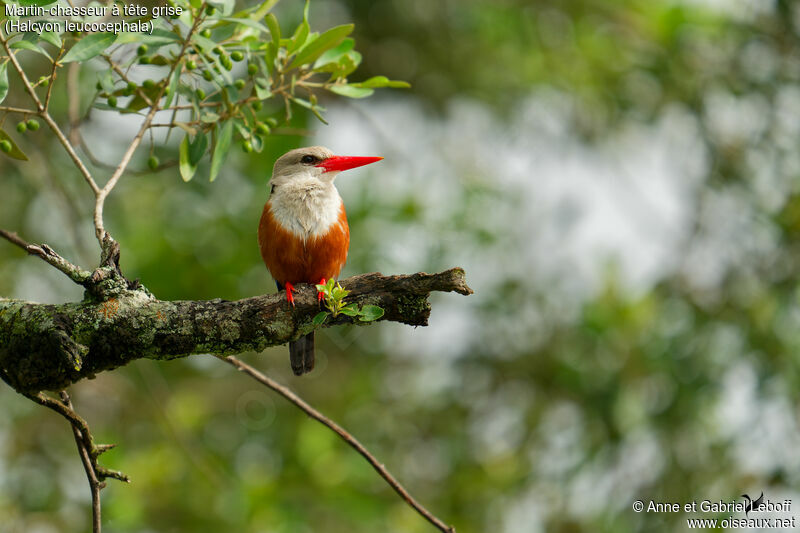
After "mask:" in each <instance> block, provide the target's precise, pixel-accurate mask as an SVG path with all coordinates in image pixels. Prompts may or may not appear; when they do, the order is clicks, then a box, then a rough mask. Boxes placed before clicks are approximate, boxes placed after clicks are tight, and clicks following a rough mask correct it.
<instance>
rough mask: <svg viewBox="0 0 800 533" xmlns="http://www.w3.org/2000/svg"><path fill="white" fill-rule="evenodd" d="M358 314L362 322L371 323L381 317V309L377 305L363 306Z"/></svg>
mask: <svg viewBox="0 0 800 533" xmlns="http://www.w3.org/2000/svg"><path fill="white" fill-rule="evenodd" d="M358 314H359V320H361V321H362V322H372V321H373V320H378V319H379V318H380V317H382V316H383V308H381V307H378V306H377V305H365V306H364V307H362V308H361V311H359V313H358Z"/></svg>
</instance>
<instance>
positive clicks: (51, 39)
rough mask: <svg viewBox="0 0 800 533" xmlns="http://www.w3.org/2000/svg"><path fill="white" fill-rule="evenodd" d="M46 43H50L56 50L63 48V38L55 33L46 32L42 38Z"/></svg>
mask: <svg viewBox="0 0 800 533" xmlns="http://www.w3.org/2000/svg"><path fill="white" fill-rule="evenodd" d="M40 37H41V38H42V40H43V41H44V42H46V43H50V44H52V45H53V46H55V47H56V48H61V37H60V36H59V35H58V34H57V33H56V32H53V31H44V32H42V35H41V36H40Z"/></svg>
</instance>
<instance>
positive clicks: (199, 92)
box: [195, 89, 206, 100]
mask: <svg viewBox="0 0 800 533" xmlns="http://www.w3.org/2000/svg"><path fill="white" fill-rule="evenodd" d="M195 94H196V95H197V98H198V99H199V100H205V99H206V92H205V91H204V90H203V89H197V90H196V91H195Z"/></svg>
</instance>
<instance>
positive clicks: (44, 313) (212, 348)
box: [0, 260, 472, 393]
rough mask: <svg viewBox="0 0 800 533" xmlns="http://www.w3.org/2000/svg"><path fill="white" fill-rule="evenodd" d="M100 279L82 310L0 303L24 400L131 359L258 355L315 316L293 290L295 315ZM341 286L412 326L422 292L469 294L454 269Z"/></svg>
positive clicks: (260, 302)
mask: <svg viewBox="0 0 800 533" xmlns="http://www.w3.org/2000/svg"><path fill="white" fill-rule="evenodd" d="M112 262H113V260H112ZM107 272H109V271H108V270H103V269H102V268H101V269H98V270H96V271H95V272H94V273H93V274H92V277H91V279H90V280H89V281H88V282H87V285H88V287H87V299H86V300H84V301H83V302H77V303H65V304H58V305H51V304H37V303H31V302H24V301H19V300H9V299H0V377H2V378H3V379H4V380H5V381H6V382H8V384H9V385H11V386H12V387H14V388H15V389H16V390H17V391H19V392H23V393H34V392H38V391H41V390H61V389H63V388H65V387H66V386H67V385H69V384H70V383H74V382H76V381H79V380H81V379H84V378H87V377H93V376H94V375H95V374H96V373H97V372H102V371H104V370H111V369H113V368H116V367H119V366H122V365H125V364H127V363H129V362H131V361H134V360H136V359H140V358H149V359H174V358H177V357H184V356H188V355H192V354H208V353H211V354H215V355H232V354H237V353H241V352H245V351H256V352H260V351H262V350H264V349H265V348H267V347H269V346H276V345H280V344H285V343H287V342H289V341H290V340H295V339H297V338H299V337H300V336H302V335H305V334H306V333H309V332H311V331H313V330H314V329H316V327H315V326H314V325H313V324H312V318H313V317H314V315H316V314H317V313H318V312H319V307H318V303H317V293H316V289H315V288H314V286H313V285H306V284H300V285H298V286H297V290H296V292H295V303H296V307H294V308H292V307H289V306H288V305H287V304H286V301H285V298H284V296H283V294H273V295H265V296H255V297H252V298H245V299H244V300H238V301H234V302H231V301H226V300H219V299H217V300H208V301H161V300H157V299H156V298H154V297H153V296H152V295H151V294H150V293H149V292H148V291H147V289H145V288H144V287H140V286H137V285H136V284H131V283H130V282H128V281H127V280H125V279H124V278H121V276H120V277H116V276H115V275H109V276H107V277H106V276H105V274H104V273H107ZM112 274H113V272H112ZM120 278H121V279H120ZM94 283H97V284H98V285H104V284H108V286H104V287H103V294H104V295H105V298H103V299H96V298H95V297H93V294H95V292H94V291H96V290H97V288H96V287H95V286H94V285H93V284H94ZM341 283H342V285H343V286H344V287H346V288H347V289H348V290H349V291H351V292H350V295H349V296H348V297H347V301H348V302H351V303H355V304H356V305H358V306H363V305H367V304H371V305H378V306H380V307H382V308H383V309H384V311H385V314H384V315H383V317H381V319H380V320H389V321H393V322H401V323H404V324H409V325H413V326H425V325H427V323H428V317H429V315H430V310H431V307H430V303H429V302H428V296H429V295H430V293H431V292H434V291H441V292H458V293H460V294H465V295H466V294H471V293H472V290H471V289H470V288H469V287H468V286H467V284H466V280H465V275H464V271H463V270H462V269H460V268H453V269H450V270H447V271H444V272H440V273H438V274H425V273H418V274H412V275H400V276H383V275H381V274H379V273H377V272H375V273H372V274H361V275H359V276H353V277H351V278H347V279H345V280H342V281H341ZM352 323H355V324H358V325H365V324H366V323H364V322H359V321H358V319H357V318H353V317H348V316H346V315H339V316H338V317H336V318H335V319H334V318H332V317H329V319H328V320H326V321H325V322H324V323H323V324H322V326H320V327H330V326H334V325H340V324H352Z"/></svg>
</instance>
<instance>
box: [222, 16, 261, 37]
mask: <svg viewBox="0 0 800 533" xmlns="http://www.w3.org/2000/svg"><path fill="white" fill-rule="evenodd" d="M220 20H223V21H225V22H233V23H234V24H241V25H242V26H247V27H249V28H253V29H254V30H258V31H260V32H263V33H268V32H269V28H267V27H266V26H264V25H263V24H261V23H260V22H256V21H255V20H250V19H249V18H236V17H221V18H220Z"/></svg>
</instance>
